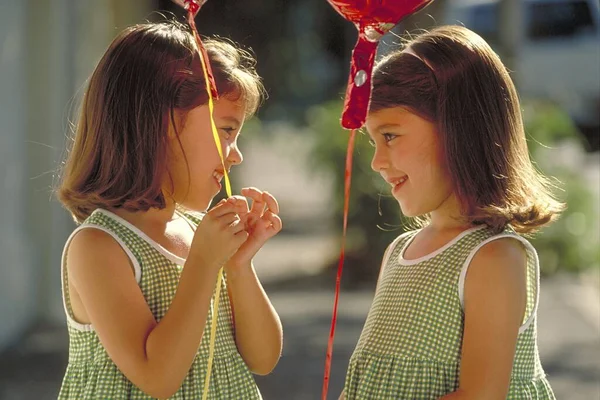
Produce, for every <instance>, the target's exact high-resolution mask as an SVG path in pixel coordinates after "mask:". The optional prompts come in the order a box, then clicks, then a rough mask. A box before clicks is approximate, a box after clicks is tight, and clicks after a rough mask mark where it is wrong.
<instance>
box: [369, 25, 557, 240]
mask: <svg viewBox="0 0 600 400" xmlns="http://www.w3.org/2000/svg"><path fill="white" fill-rule="evenodd" d="M405 46H406V47H410V49H411V50H412V52H414V53H415V54H416V55H417V57H415V56H414V55H412V54H409V53H406V52H402V51H396V52H394V53H392V54H390V55H388V56H386V57H385V58H383V59H382V60H381V61H380V62H378V64H377V65H376V67H375V70H374V73H373V94H372V99H371V104H370V111H371V112H375V111H378V110H381V109H384V108H389V107H396V106H402V107H406V108H407V109H409V110H411V111H412V112H414V113H416V114H417V115H419V116H421V117H423V118H425V119H427V120H429V121H431V122H433V123H435V124H436V126H437V130H438V133H439V135H440V136H439V139H440V145H441V149H442V152H443V154H444V157H445V161H446V164H447V166H448V169H449V173H450V176H451V178H452V186H453V190H454V193H455V194H456V195H457V197H458V199H459V201H460V202H461V207H462V211H463V215H464V216H465V217H466V218H467V219H468V222H469V223H472V224H482V223H484V224H487V225H489V226H490V227H492V228H494V229H496V230H501V229H503V228H504V227H505V226H506V225H507V224H510V225H511V226H512V227H513V228H514V229H515V230H516V231H517V232H520V233H528V232H534V231H536V230H537V229H538V228H539V227H541V226H543V225H545V224H547V223H549V222H551V221H552V220H554V219H555V218H557V217H558V215H559V213H560V212H561V211H562V210H563V209H564V208H565V205H564V204H562V203H560V202H558V201H557V200H556V199H555V198H554V197H553V195H552V193H551V190H550V189H551V187H552V185H551V184H550V181H549V180H548V179H547V178H546V177H544V176H543V175H542V174H541V173H539V172H538V171H537V170H536V169H535V167H534V166H533V164H532V162H531V160H530V158H529V152H528V149H527V142H526V139H525V132H524V128H523V120H522V116H521V110H520V105H519V99H518V96H517V92H516V89H515V86H514V84H513V82H512V80H511V78H510V76H509V73H508V71H507V69H506V67H505V66H504V65H503V64H502V62H501V61H500V58H499V57H498V56H497V55H496V54H495V53H494V51H493V50H492V49H491V48H490V46H489V45H488V44H487V43H486V42H485V41H484V40H483V39H482V38H481V37H480V36H479V35H477V34H476V33H474V32H472V31H470V30H468V29H466V28H464V27H460V26H444V27H439V28H436V29H434V30H432V31H430V32H426V33H424V34H422V35H420V36H418V37H416V38H415V39H413V40H411V41H408V42H407V43H406V44H405Z"/></svg>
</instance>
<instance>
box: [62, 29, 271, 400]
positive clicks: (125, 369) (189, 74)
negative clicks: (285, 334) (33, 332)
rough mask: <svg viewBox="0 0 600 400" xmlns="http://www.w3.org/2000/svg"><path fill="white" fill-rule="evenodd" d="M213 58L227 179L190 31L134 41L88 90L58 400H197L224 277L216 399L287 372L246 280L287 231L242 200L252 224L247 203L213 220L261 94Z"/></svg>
mask: <svg viewBox="0 0 600 400" xmlns="http://www.w3.org/2000/svg"><path fill="white" fill-rule="evenodd" d="M204 45H205V47H206V50H207V54H208V58H209V60H210V63H211V67H212V71H213V75H214V78H215V82H216V85H217V88H218V90H219V94H220V97H219V99H218V100H215V102H214V121H215V125H216V127H217V129H218V135H219V140H220V142H221V148H222V150H223V157H224V163H222V162H221V158H220V157H219V154H218V152H217V148H216V146H215V142H214V138H213V134H212V131H211V122H210V114H209V109H208V105H207V103H208V94H207V93H206V86H205V81H204V75H203V71H202V66H201V62H200V58H199V56H198V50H197V48H196V43H195V41H194V38H193V36H192V35H191V34H190V32H189V31H188V30H187V29H186V28H185V27H183V26H182V25H180V24H178V23H175V22H164V23H157V24H142V25H136V26H133V27H130V28H128V29H126V30H125V31H123V32H122V33H121V34H120V35H118V37H117V38H116V39H115V40H114V41H113V43H112V44H111V45H110V47H109V48H108V50H107V51H106V53H105V55H104V56H103V58H102V59H101V61H100V63H99V64H98V66H97V67H96V70H95V71H94V73H93V75H92V77H91V79H90V81H89V86H88V88H87V91H86V93H85V95H84V99H83V105H82V110H81V115H80V118H79V121H78V124H77V131H76V135H75V137H74V142H73V146H72V149H71V151H70V154H69V156H68V159H67V161H66V163H65V166H64V170H63V173H62V179H61V184H60V188H59V191H58V196H59V198H60V200H61V202H62V203H63V204H64V206H65V207H66V208H67V209H68V210H69V211H70V212H71V214H72V215H73V216H74V218H75V220H76V221H77V222H78V223H79V226H78V227H77V229H75V231H74V232H73V233H72V234H71V236H70V237H69V238H68V240H67V243H66V244H65V249H64V253H63V259H62V267H61V270H62V284H63V297H64V305H65V311H66V314H67V326H68V330H69V339H70V345H69V362H68V365H67V370H66V372H65V377H64V380H63V384H62V387H61V391H60V394H59V399H100V398H102V399H148V398H172V399H200V398H201V397H202V394H203V388H204V382H205V377H206V373H207V364H208V358H209V340H208V337H209V336H208V335H209V333H210V332H211V328H212V326H211V324H212V316H213V312H214V311H215V310H214V307H215V305H216V304H215V301H214V294H215V286H216V282H217V276H218V273H219V270H220V269H221V268H223V271H224V279H223V280H222V282H221V293H222V294H223V295H222V296H221V298H220V301H219V302H218V306H219V310H218V319H217V326H216V338H215V339H216V340H215V352H214V360H213V366H212V373H211V377H210V386H209V391H208V398H209V399H260V398H261V395H260V392H259V390H258V388H257V386H256V383H255V382H254V379H253V377H252V373H256V374H268V373H269V372H270V371H271V370H272V369H273V368H274V367H275V365H276V364H277V362H278V360H279V356H280V353H281V346H282V328H281V323H280V321H279V317H278V315H277V313H276V312H275V310H274V309H273V307H272V305H271V303H270V301H269V299H268V297H267V295H266V294H265V292H264V290H263V288H262V285H261V283H260V282H259V280H258V278H257V276H256V274H255V272H254V268H253V265H252V258H253V257H254V255H255V254H256V253H257V251H258V250H259V249H260V248H261V247H262V246H263V245H264V244H265V242H266V241H267V240H268V239H270V238H271V237H273V236H274V235H276V234H277V233H278V232H279V231H280V230H281V220H280V219H279V217H278V215H277V214H278V212H279V208H278V205H277V201H276V200H275V198H274V197H273V196H271V195H270V194H268V193H266V192H261V191H259V190H257V189H244V190H243V191H242V195H244V196H248V197H249V198H250V199H252V201H253V204H252V207H251V208H249V207H248V203H247V201H246V199H245V198H244V197H242V196H234V197H231V198H229V199H224V200H222V201H220V202H219V203H218V204H216V205H215V206H214V207H212V208H211V207H210V203H211V201H212V199H213V197H214V196H215V195H216V194H217V193H218V192H219V191H220V190H221V181H222V179H223V176H224V174H225V170H227V171H229V169H230V168H231V167H232V166H234V165H239V164H240V163H241V162H242V154H241V152H240V150H239V149H238V147H237V139H238V136H239V133H240V131H241V128H242V125H243V123H244V120H245V119H246V118H247V117H248V116H250V115H252V114H253V113H254V112H255V111H256V109H257V107H258V105H259V103H260V100H261V97H262V93H263V88H262V84H261V81H260V78H259V77H258V76H257V74H256V72H255V70H254V60H253V59H252V58H251V57H250V56H249V55H248V54H247V53H245V52H243V51H241V50H238V49H237V48H235V47H234V46H233V45H232V44H230V43H229V42H225V41H220V40H206V41H205V42H204ZM207 209H208V211H207V212H205V210H207ZM224 294H227V295H224Z"/></svg>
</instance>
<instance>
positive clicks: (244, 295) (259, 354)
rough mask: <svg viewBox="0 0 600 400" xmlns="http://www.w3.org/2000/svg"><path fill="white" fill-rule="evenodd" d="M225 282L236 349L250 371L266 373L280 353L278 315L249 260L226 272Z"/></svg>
mask: <svg viewBox="0 0 600 400" xmlns="http://www.w3.org/2000/svg"><path fill="white" fill-rule="evenodd" d="M227 284H228V286H227V288H228V291H229V297H230V299H231V304H232V307H233V310H234V319H235V321H234V322H235V340H236V344H237V347H238V350H239V352H240V354H241V356H242V358H243V359H244V361H245V362H246V364H247V365H248V368H250V370H251V371H252V372H253V373H255V374H259V375H266V374H268V373H270V372H271V371H272V370H273V368H275V366H276V365H277V362H278V361H279V357H280V356H281V348H282V344H283V332H282V327H281V321H280V320H279V316H278V315H277V312H276V311H275V309H274V308H273V306H272V305H271V302H270V301H269V298H268V297H267V294H266V293H265V291H264V289H263V287H262V285H261V283H260V281H259V280H258V277H257V276H256V272H255V271H254V267H253V266H252V265H251V264H248V265H246V266H241V267H239V268H236V269H235V270H234V271H232V272H228V274H227Z"/></svg>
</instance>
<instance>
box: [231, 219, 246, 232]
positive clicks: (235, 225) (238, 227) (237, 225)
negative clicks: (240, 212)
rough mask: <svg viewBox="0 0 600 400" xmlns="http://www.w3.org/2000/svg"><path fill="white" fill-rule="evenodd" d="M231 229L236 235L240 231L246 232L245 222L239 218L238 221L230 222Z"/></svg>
mask: <svg viewBox="0 0 600 400" xmlns="http://www.w3.org/2000/svg"><path fill="white" fill-rule="evenodd" d="M229 230H230V231H231V232H232V233H233V234H234V235H235V234H237V233H239V232H245V231H244V224H243V223H242V222H241V221H240V220H239V219H238V220H236V221H233V222H232V223H231V224H229Z"/></svg>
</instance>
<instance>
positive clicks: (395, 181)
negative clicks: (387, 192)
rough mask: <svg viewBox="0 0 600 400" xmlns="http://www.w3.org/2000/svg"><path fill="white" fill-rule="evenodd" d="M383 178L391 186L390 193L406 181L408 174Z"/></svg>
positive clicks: (394, 191)
mask: <svg viewBox="0 0 600 400" xmlns="http://www.w3.org/2000/svg"><path fill="white" fill-rule="evenodd" d="M385 180H386V182H387V183H389V184H390V186H391V187H392V193H396V192H397V191H399V190H400V188H402V186H404V184H405V183H406V182H407V181H408V176H407V175H404V176H402V177H399V178H386V179H385Z"/></svg>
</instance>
